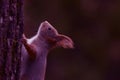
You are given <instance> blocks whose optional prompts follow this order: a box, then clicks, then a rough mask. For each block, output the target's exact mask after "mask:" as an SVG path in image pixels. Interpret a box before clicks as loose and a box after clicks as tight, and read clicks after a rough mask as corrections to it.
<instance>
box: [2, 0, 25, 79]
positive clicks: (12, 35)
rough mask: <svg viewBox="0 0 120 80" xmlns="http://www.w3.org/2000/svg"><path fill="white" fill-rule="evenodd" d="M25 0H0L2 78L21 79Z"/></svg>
mask: <svg viewBox="0 0 120 80" xmlns="http://www.w3.org/2000/svg"><path fill="white" fill-rule="evenodd" d="M22 7H23V0H0V80H19V77H20V65H21V46H22V43H21V37H22V34H23V12H22V11H23V10H22Z"/></svg>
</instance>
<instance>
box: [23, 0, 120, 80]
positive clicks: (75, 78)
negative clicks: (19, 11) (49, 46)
mask: <svg viewBox="0 0 120 80" xmlns="http://www.w3.org/2000/svg"><path fill="white" fill-rule="evenodd" d="M24 18H25V21H24V23H25V27H24V29H25V31H24V32H25V34H26V35H27V37H32V36H33V35H35V34H36V32H37V29H38V27H39V25H40V23H41V22H42V21H44V20H48V21H49V22H50V23H51V24H52V25H53V26H54V27H55V28H56V29H57V30H58V31H59V32H60V33H62V34H65V35H68V36H70V37H71V38H72V39H73V41H74V42H75V49H74V50H68V49H62V48H58V49H56V50H53V51H52V52H51V53H50V54H49V55H48V64H47V71H46V80H120V0H25V5H24Z"/></svg>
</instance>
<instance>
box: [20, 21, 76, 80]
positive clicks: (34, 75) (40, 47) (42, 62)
mask: <svg viewBox="0 0 120 80" xmlns="http://www.w3.org/2000/svg"><path fill="white" fill-rule="evenodd" d="M22 43H23V45H22V57H21V61H22V64H21V65H22V66H21V79H20V80H44V77H45V70H46V61H47V55H48V53H49V51H50V50H52V49H54V48H56V47H63V48H74V43H73V41H72V39H71V38H70V37H68V36H65V35H62V34H59V33H58V31H57V30H56V29H55V28H54V27H53V26H52V25H51V24H50V23H49V22H48V21H44V22H42V23H41V24H40V27H39V29H38V32H37V34H36V35H35V36H33V37H32V38H30V39H27V38H26V37H25V35H24V34H23V38H22Z"/></svg>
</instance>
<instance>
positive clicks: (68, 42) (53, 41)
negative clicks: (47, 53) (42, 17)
mask: <svg viewBox="0 0 120 80" xmlns="http://www.w3.org/2000/svg"><path fill="white" fill-rule="evenodd" d="M38 34H39V36H41V37H42V38H44V40H45V41H46V42H47V44H48V45H49V46H50V47H51V48H55V47H63V48H74V47H73V41H72V39H71V38H69V37H68V36H65V35H61V34H59V33H58V31H57V30H56V29H55V28H54V27H53V26H52V25H51V24H50V23H49V22H48V21H44V22H42V23H41V24H40V27H39V30H38Z"/></svg>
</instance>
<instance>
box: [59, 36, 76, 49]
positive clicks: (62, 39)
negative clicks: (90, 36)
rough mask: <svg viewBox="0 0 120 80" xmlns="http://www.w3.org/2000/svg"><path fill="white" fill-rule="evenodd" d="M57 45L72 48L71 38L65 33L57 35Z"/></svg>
mask: <svg viewBox="0 0 120 80" xmlns="http://www.w3.org/2000/svg"><path fill="white" fill-rule="evenodd" d="M57 46H60V47H63V48H74V43H73V41H72V39H71V38H69V37H68V36H65V35H60V34H59V35H58V36H57Z"/></svg>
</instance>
